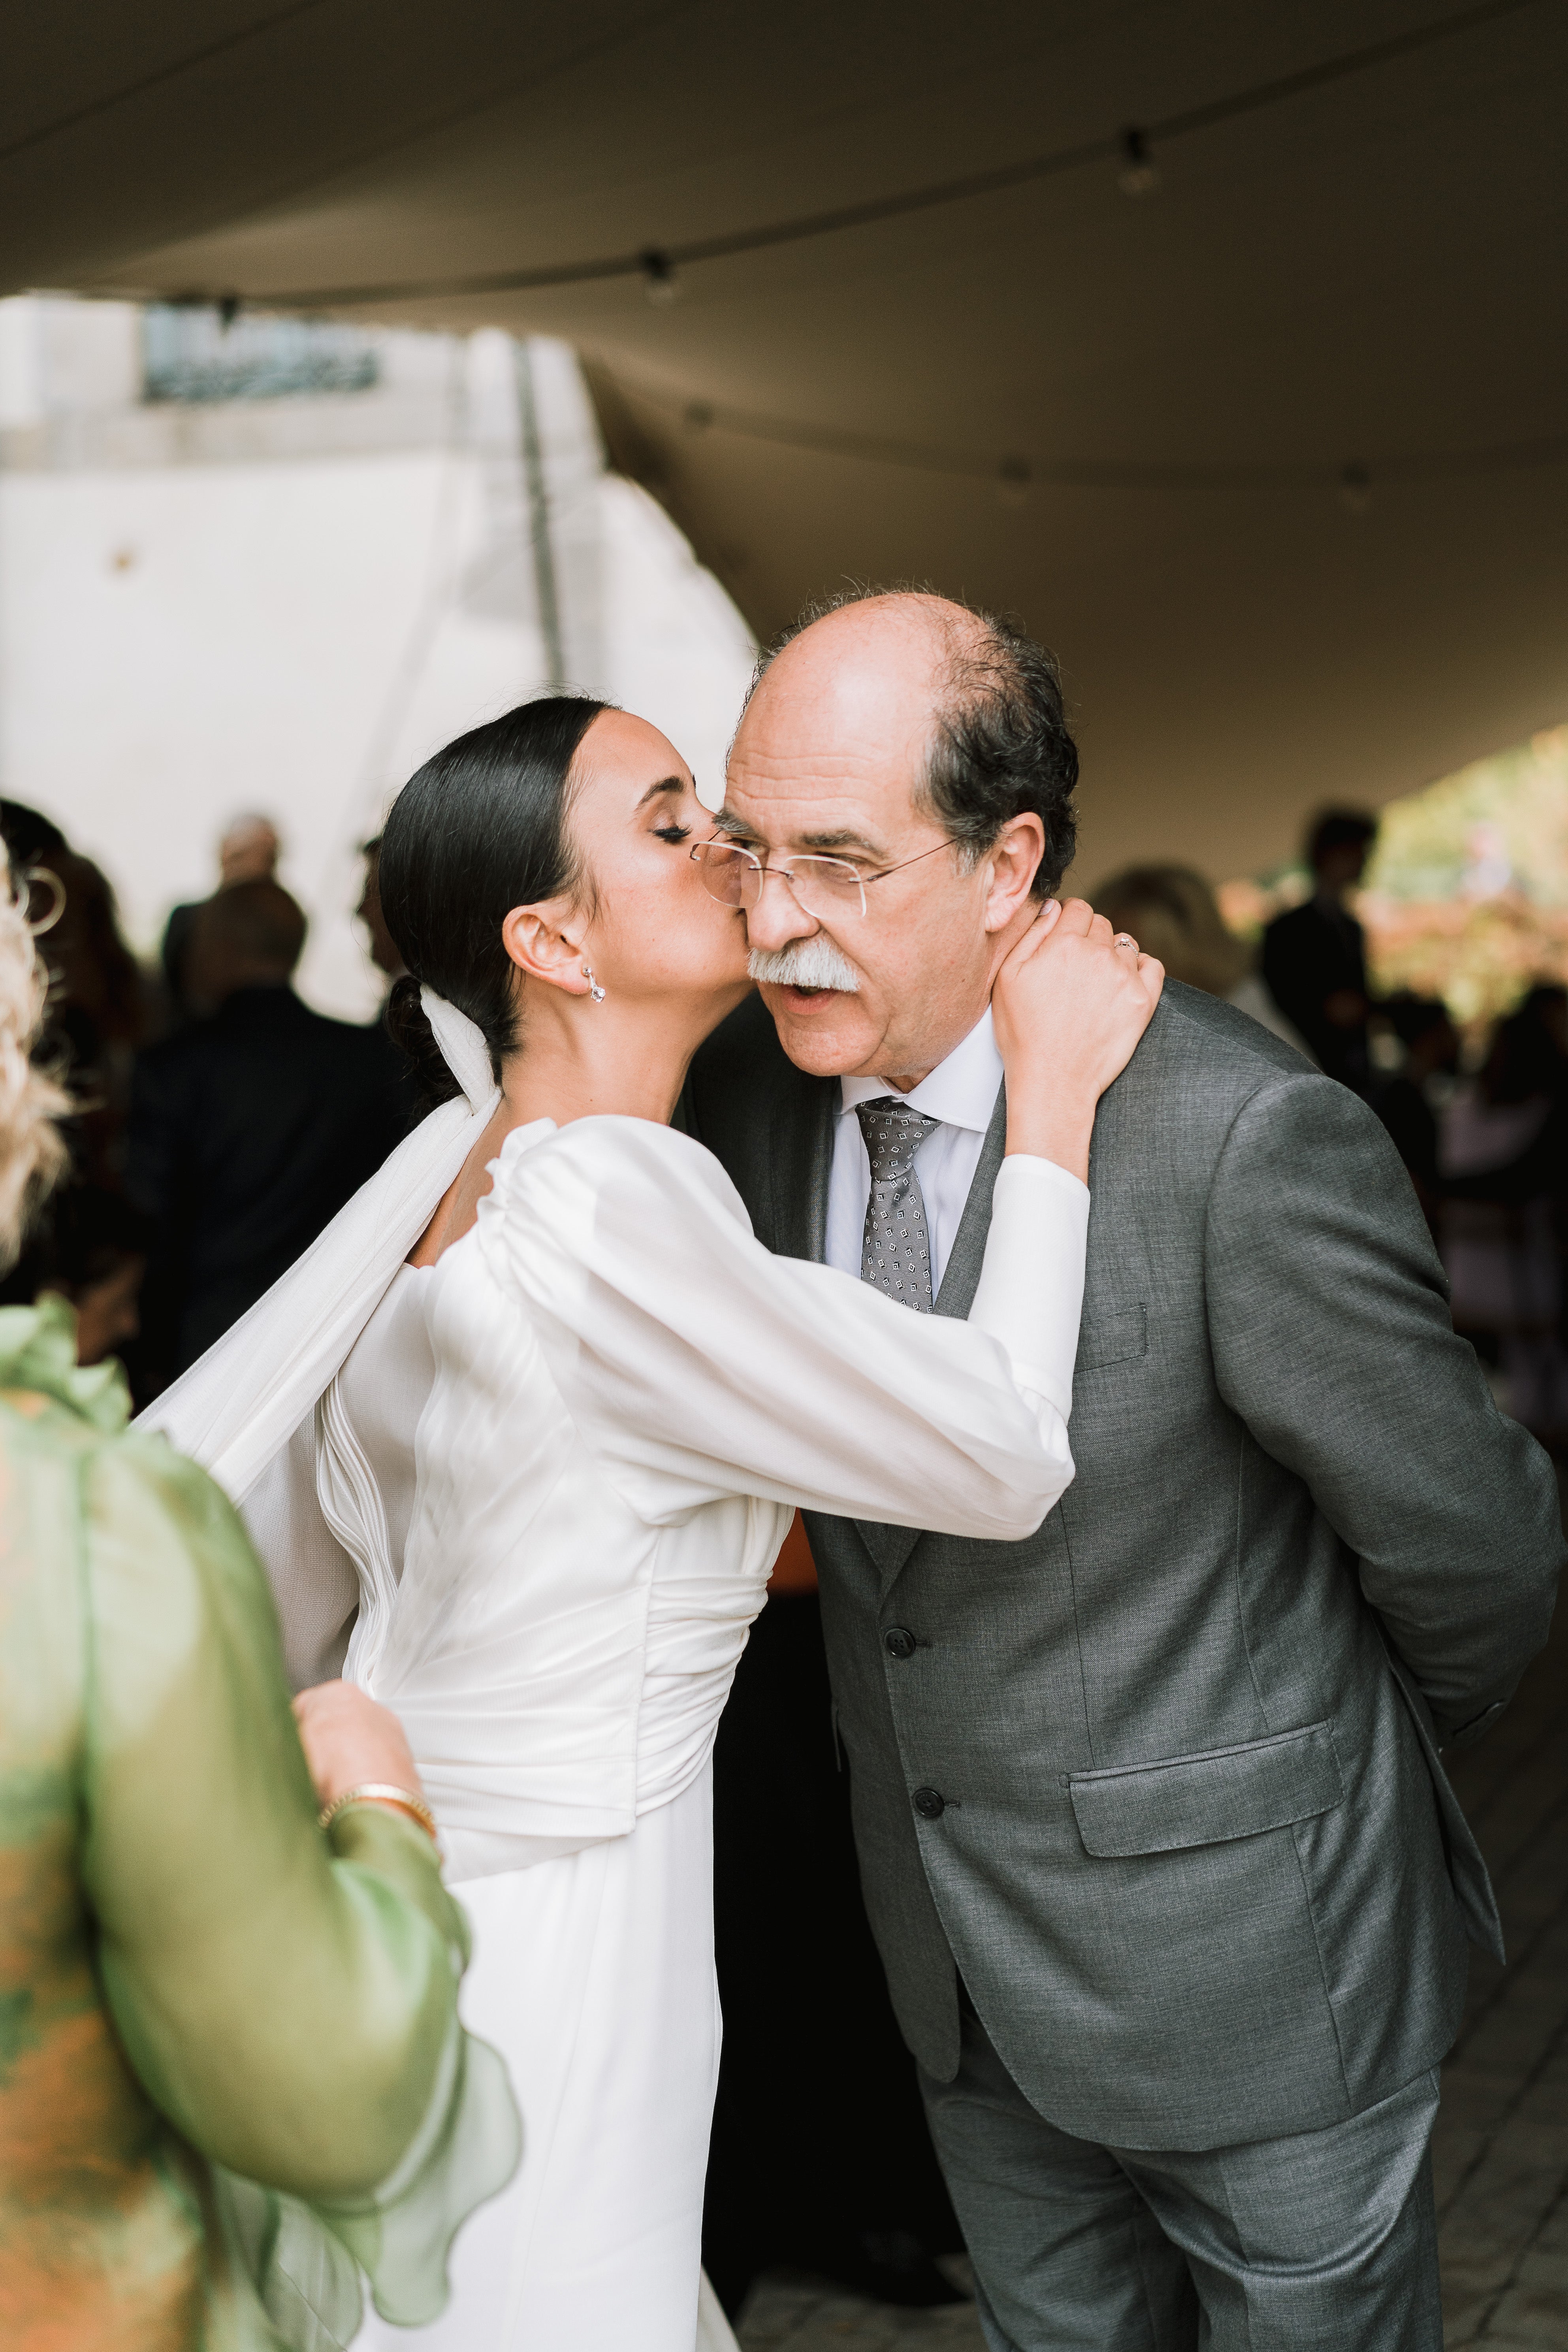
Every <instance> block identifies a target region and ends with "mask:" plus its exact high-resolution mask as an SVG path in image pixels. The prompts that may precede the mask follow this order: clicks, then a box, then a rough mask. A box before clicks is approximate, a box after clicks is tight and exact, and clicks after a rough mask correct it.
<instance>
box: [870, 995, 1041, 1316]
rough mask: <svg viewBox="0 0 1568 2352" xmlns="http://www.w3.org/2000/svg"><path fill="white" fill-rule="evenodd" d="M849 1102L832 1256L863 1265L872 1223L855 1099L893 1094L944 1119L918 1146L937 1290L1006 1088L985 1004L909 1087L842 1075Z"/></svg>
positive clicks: (928, 1114)
mask: <svg viewBox="0 0 1568 2352" xmlns="http://www.w3.org/2000/svg"><path fill="white" fill-rule="evenodd" d="M838 1083H839V1086H840V1087H841V1088H842V1090H843V1107H842V1108H841V1110H840V1112H839V1115H838V1125H837V1130H836V1132H835V1135H834V1139H833V1167H832V1171H831V1173H830V1174H829V1177H828V1180H827V1250H826V1255H827V1263H828V1265H836V1266H837V1268H838V1271H839V1273H840V1274H855V1275H858V1273H859V1271H860V1249H861V1244H862V1242H863V1240H864V1237H865V1231H866V1203H867V1202H868V1200H869V1199H870V1197H871V1162H870V1160H869V1159H868V1157H867V1153H866V1139H865V1138H864V1136H863V1135H862V1134H861V1132H860V1122H859V1120H858V1118H856V1116H855V1112H856V1107H857V1105H858V1104H860V1103H866V1102H879V1101H881V1100H882V1098H883V1097H885V1096H891V1097H892V1098H893V1100H894V1101H895V1102H903V1103H908V1104H909V1106H910V1109H911V1110H921V1111H924V1113H925V1115H926V1117H927V1118H935V1119H940V1120H941V1121H942V1124H941V1126H940V1127H939V1128H938V1129H936V1131H935V1133H934V1134H932V1135H928V1136H927V1137H926V1139H925V1141H924V1142H923V1143H922V1144H921V1148H920V1150H918V1151H917V1152H916V1154H915V1173H916V1175H917V1176H918V1177H919V1178H920V1180H921V1198H922V1199H923V1200H924V1202H925V1204H926V1230H927V1232H928V1233H929V1234H930V1235H931V1297H933V1298H934V1297H936V1294H937V1292H938V1291H939V1290H940V1289H941V1288H942V1276H943V1275H944V1274H945V1273H946V1271H947V1261H948V1257H949V1255H950V1254H951V1252H952V1244H953V1242H954V1240H955V1238H956V1237H957V1234H958V1228H959V1223H960V1221H961V1220H962V1218H963V1210H964V1204H965V1202H967V1201H968V1199H969V1192H970V1187H971V1185H972V1184H973V1181H974V1171H975V1170H976V1169H977V1168H978V1167H979V1165H980V1153H981V1149H982V1147H983V1145H984V1141H985V1133H986V1129H988V1128H989V1127H990V1125H991V1118H992V1113H993V1112H994V1110H995V1108H996V1097H997V1096H998V1095H999V1094H1000V1092H1001V1091H1002V1056H1001V1055H1000V1054H999V1053H998V1052H997V1050H996V1039H995V1036H994V1034H993V1032H992V1027H991V1007H990V1006H989V1005H987V1006H986V1008H985V1010H984V1013H982V1015H981V1017H980V1019H979V1020H978V1021H977V1022H976V1023H975V1024H974V1026H973V1029H972V1030H971V1031H970V1033H969V1034H968V1036H967V1037H966V1038H965V1039H964V1041H963V1045H955V1046H954V1047H953V1049H952V1053H951V1054H950V1055H948V1057H947V1059H946V1061H945V1062H939V1063H938V1064H937V1066H936V1068H935V1069H934V1070H932V1071H931V1074H930V1076H928V1077H923V1078H922V1079H921V1082H920V1084H919V1086H918V1087H910V1091H909V1093H908V1094H907V1095H906V1094H900V1092H899V1089H898V1088H897V1087H890V1086H889V1084H888V1081H887V1079H886V1078H841V1079H840V1080H839V1082H838Z"/></svg>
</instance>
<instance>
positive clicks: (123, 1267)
mask: <svg viewBox="0 0 1568 2352" xmlns="http://www.w3.org/2000/svg"><path fill="white" fill-rule="evenodd" d="M50 1209H51V1211H52V1214H49V1215H47V1217H46V1220H45V1225H46V1231H45V1234H44V1250H43V1256H44V1265H43V1268H42V1278H41V1279H40V1281H39V1283H38V1285H37V1291H38V1292H39V1293H42V1292H44V1291H55V1292H58V1295H59V1297H62V1298H64V1299H65V1300H67V1301H68V1304H69V1305H70V1306H71V1307H74V1309H75V1310H76V1360H77V1362H78V1363H79V1364H101V1363H102V1361H103V1360H104V1359H105V1357H106V1356H112V1355H119V1354H120V1353H121V1351H122V1350H123V1349H125V1348H127V1347H128V1346H129V1345H130V1344H131V1342H132V1340H134V1339H136V1337H137V1335H138V1333H139V1332H140V1330H141V1328H142V1324H141V1314H140V1306H141V1297H142V1276H143V1275H144V1274H145V1273H146V1271H147V1247H148V1234H147V1223H146V1220H145V1218H143V1217H142V1216H140V1215H138V1213H137V1212H136V1211H135V1210H134V1209H133V1208H132V1205H131V1203H130V1202H129V1201H127V1200H126V1199H125V1197H124V1195H123V1194H122V1193H119V1192H102V1191H100V1190H99V1189H98V1188H97V1187H96V1186H93V1185H73V1186H69V1187H68V1188H67V1189H66V1190H65V1191H64V1192H61V1193H59V1194H58V1195H57V1197H56V1199H55V1201H54V1202H51V1204H50Z"/></svg>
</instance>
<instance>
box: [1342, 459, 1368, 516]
mask: <svg viewBox="0 0 1568 2352" xmlns="http://www.w3.org/2000/svg"><path fill="white" fill-rule="evenodd" d="M1340 504H1341V506H1342V507H1343V509H1344V510H1345V512H1346V513H1347V514H1365V512H1366V510H1367V509H1368V507H1369V506H1371V504H1372V476H1371V475H1370V474H1369V473H1368V471H1367V469H1366V467H1364V466H1363V464H1362V463H1361V461H1360V459H1359V458H1355V457H1352V459H1351V462H1350V464H1349V465H1348V466H1342V467H1340Z"/></svg>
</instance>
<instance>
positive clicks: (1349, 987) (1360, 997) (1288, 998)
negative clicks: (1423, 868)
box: [1263, 809, 1377, 1094]
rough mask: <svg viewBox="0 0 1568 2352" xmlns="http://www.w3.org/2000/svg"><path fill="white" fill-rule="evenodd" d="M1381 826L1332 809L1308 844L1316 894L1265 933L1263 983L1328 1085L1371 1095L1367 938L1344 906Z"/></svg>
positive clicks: (1369, 818)
mask: <svg viewBox="0 0 1568 2352" xmlns="http://www.w3.org/2000/svg"><path fill="white" fill-rule="evenodd" d="M1376 838H1377V819H1376V818H1375V817H1373V816H1369V815H1367V814H1365V813H1364V812H1363V811H1362V810H1359V809H1329V810H1327V811H1326V812H1325V813H1324V814H1323V815H1321V817H1319V819H1318V821H1317V823H1316V824H1314V825H1313V827H1312V830H1311V834H1310V836H1309V839H1308V843H1307V860H1308V863H1309V865H1310V866H1311V869H1312V895H1311V897H1310V898H1309V899H1308V900H1307V902H1306V904H1305V905H1304V906H1300V907H1294V908H1291V910H1290V912H1289V914H1288V915H1280V916H1279V917H1278V918H1277V919H1275V921H1273V922H1272V923H1270V924H1269V926H1268V929H1267V930H1266V931H1265V932H1264V934H1263V977H1264V981H1265V982H1266V983H1267V985H1268V992H1269V994H1270V995H1271V996H1272V998H1273V999H1274V1002H1275V1003H1276V1004H1277V1005H1278V1006H1279V1010H1280V1012H1281V1013H1283V1014H1284V1015H1285V1018H1286V1020H1287V1021H1289V1022H1290V1023H1291V1024H1292V1025H1293V1026H1294V1027H1295V1028H1297V1029H1299V1030H1300V1033H1301V1034H1302V1036H1303V1037H1304V1038H1305V1039H1306V1041H1307V1045H1308V1048H1309V1050H1310V1053H1311V1055H1312V1059H1313V1060H1314V1061H1315V1062H1316V1063H1317V1064H1318V1066H1319V1067H1320V1069H1321V1070H1323V1071H1324V1072H1326V1074H1327V1075H1328V1076H1330V1077H1331V1078H1338V1079H1339V1081H1340V1082H1341V1084H1342V1086H1347V1087H1353V1088H1354V1090H1355V1091H1356V1093H1358V1094H1364V1093H1365V1092H1366V1091H1367V1087H1368V1082H1369V1078H1370V1074H1371V1063H1370V1061H1369V1058H1368V1055H1367V1014H1368V1012H1369V1011H1370V1009H1371V1000H1370V994H1369V991H1368V987H1367V977H1366V937H1365V934H1364V932H1363V929H1362V927H1361V925H1360V924H1359V923H1358V922H1357V920H1356V919H1355V917H1354V916H1353V915H1352V913H1351V911H1350V908H1348V907H1347V906H1346V904H1345V894H1346V892H1347V891H1349V890H1352V889H1354V887H1355V886H1356V884H1357V883H1358V882H1359V881H1360V880H1361V877H1362V876H1363V873H1364V872H1365V871H1366V862H1367V859H1368V858H1369V857H1370V856H1371V855H1372V845H1373V842H1374V841H1375V840H1376Z"/></svg>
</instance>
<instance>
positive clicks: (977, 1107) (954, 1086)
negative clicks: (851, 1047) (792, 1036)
mask: <svg viewBox="0 0 1568 2352" xmlns="http://www.w3.org/2000/svg"><path fill="white" fill-rule="evenodd" d="M838 1083H839V1086H840V1087H841V1088H842V1091H843V1108H844V1110H846V1111H852V1110H854V1109H855V1108H856V1107H857V1105H858V1104H859V1103H865V1102H879V1101H881V1100H882V1098H883V1097H884V1096H886V1095H889V1094H890V1095H892V1096H893V1097H894V1098H895V1099H896V1100H897V1101H899V1102H906V1103H908V1104H909V1106H910V1109H911V1110H923V1111H924V1113H925V1115H926V1117H927V1118H936V1119H940V1120H941V1121H942V1125H943V1126H944V1127H968V1128H973V1129H974V1130H975V1131H976V1133H978V1134H980V1135H984V1133H985V1131H986V1129H988V1128H989V1126H990V1125H991V1114H992V1113H993V1111H994V1109H995V1108H996V1097H997V1095H998V1093H999V1092H1000V1091H1001V1087H1002V1056H1001V1055H1000V1054H999V1053H998V1052H997V1050H996V1039H995V1035H994V1032H993V1030H992V1026H991V1007H990V1006H989V1005H987V1006H986V1008H985V1010H984V1013H982V1014H981V1016H980V1018H979V1020H978V1021H977V1022H976V1023H975V1024H974V1026H973V1029H972V1030H971V1031H970V1033H969V1034H968V1036H967V1037H966V1038H965V1039H964V1040H963V1044H962V1045H955V1046H954V1047H953V1049H952V1053H951V1054H950V1055H948V1057H947V1059H946V1061H945V1062H939V1063H938V1064H937V1066H936V1067H935V1069H934V1070H932V1071H931V1073H930V1075H929V1076H926V1077H923V1078H922V1079H921V1082H920V1084H919V1086H918V1087H910V1091H909V1093H908V1094H907V1095H906V1094H900V1092H899V1089H898V1088H897V1087H889V1084H888V1081H887V1079H886V1078H840V1079H839V1081H838Z"/></svg>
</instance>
